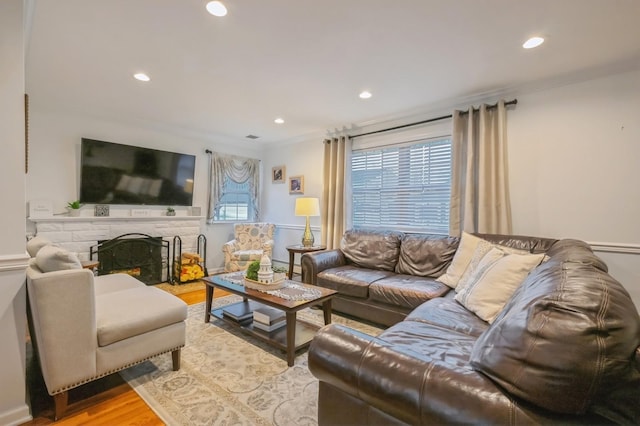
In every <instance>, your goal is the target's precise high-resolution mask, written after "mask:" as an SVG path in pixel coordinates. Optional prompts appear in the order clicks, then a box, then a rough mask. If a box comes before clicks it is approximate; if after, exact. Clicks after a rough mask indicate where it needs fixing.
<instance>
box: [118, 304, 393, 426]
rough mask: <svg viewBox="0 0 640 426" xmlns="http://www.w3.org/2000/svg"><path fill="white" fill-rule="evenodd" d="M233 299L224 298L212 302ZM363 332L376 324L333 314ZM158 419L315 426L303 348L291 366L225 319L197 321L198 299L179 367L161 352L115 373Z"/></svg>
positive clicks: (310, 316)
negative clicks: (172, 363)
mask: <svg viewBox="0 0 640 426" xmlns="http://www.w3.org/2000/svg"><path fill="white" fill-rule="evenodd" d="M239 300H241V299H240V298H239V297H238V296H227V297H222V298H219V299H214V300H213V306H214V307H220V306H223V305H226V304H228V303H232V302H235V301H239ZM298 318H300V319H303V320H305V321H308V322H311V323H315V324H318V325H322V324H323V319H322V311H321V310H319V309H305V310H303V311H300V312H299V313H298ZM332 321H333V322H334V323H339V324H344V325H347V326H349V327H352V328H355V329H357V330H359V331H362V332H364V333H367V334H370V335H377V334H378V333H380V331H381V329H380V328H376V327H373V326H371V325H368V324H364V323H360V322H358V321H355V320H352V319H349V318H345V317H342V316H340V315H336V314H334V315H333V318H332ZM120 374H121V375H122V377H123V378H124V380H126V381H127V382H128V383H129V384H130V385H131V387H132V388H133V389H134V390H135V391H136V392H137V393H138V394H139V395H140V396H141V397H142V399H144V400H145V402H146V403H147V405H149V406H150V407H151V409H152V410H153V411H155V412H156V414H158V416H159V417H160V418H161V419H162V420H163V421H164V422H165V423H166V424H167V425H170V426H173V425H279V426H284V425H294V424H295V425H316V424H317V419H318V415H317V397H318V381H317V380H316V379H315V378H314V377H313V375H312V374H311V373H310V372H309V369H308V368H307V353H306V351H305V352H303V353H300V354H299V355H298V356H297V357H296V359H295V365H294V366H293V367H287V362H286V356H285V354H284V353H283V352H282V351H280V350H278V349H275V348H272V347H271V346H269V345H267V344H265V343H263V342H261V341H260V340H258V339H254V338H253V337H251V336H249V335H247V334H244V333H242V331H240V330H237V329H235V328H233V327H231V326H229V325H228V324H226V323H224V322H222V321H220V320H218V319H212V321H211V323H209V324H205V322H204V303H200V304H197V305H191V306H189V315H188V318H187V345H186V346H185V347H184V348H183V349H182V361H181V368H180V371H175V372H174V371H172V370H171V355H170V354H165V355H162V356H159V357H156V358H154V359H152V360H150V361H146V362H144V363H142V364H139V365H137V366H134V367H131V368H128V369H126V370H124V371H122V372H121V373H120Z"/></svg>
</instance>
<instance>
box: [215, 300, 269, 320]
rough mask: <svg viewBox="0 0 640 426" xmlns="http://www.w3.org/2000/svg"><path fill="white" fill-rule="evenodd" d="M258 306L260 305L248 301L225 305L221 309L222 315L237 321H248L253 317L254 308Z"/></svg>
mask: <svg viewBox="0 0 640 426" xmlns="http://www.w3.org/2000/svg"><path fill="white" fill-rule="evenodd" d="M260 306H262V305H260V304H259V303H256V302H250V301H246V302H241V303H236V304H234V305H230V306H225V307H224V308H223V309H222V315H223V316H224V317H225V318H229V319H232V320H233V321H236V322H239V323H250V322H251V320H252V319H253V311H254V309H257V308H258V307H260Z"/></svg>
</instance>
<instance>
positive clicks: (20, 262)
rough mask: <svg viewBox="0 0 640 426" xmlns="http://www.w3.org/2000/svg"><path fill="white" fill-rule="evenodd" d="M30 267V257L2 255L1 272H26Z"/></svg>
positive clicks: (23, 254)
mask: <svg viewBox="0 0 640 426" xmlns="http://www.w3.org/2000/svg"><path fill="white" fill-rule="evenodd" d="M28 265H29V255H28V254H27V253H26V252H24V253H20V254H8V255H0V272H5V271H17V270H25V269H27V266H28Z"/></svg>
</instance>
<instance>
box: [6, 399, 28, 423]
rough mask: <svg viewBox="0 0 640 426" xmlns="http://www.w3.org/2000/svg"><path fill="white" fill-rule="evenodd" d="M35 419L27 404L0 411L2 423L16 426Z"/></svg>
mask: <svg viewBox="0 0 640 426" xmlns="http://www.w3.org/2000/svg"><path fill="white" fill-rule="evenodd" d="M31 420H33V417H32V416H31V413H30V411H29V406H28V405H27V404H22V405H21V406H19V407H16V408H14V409H12V410H8V411H5V412H2V413H0V425H8V426H15V425H21V424H23V423H26V422H30V421H31Z"/></svg>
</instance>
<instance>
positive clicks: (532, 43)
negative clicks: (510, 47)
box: [522, 37, 544, 49]
mask: <svg viewBox="0 0 640 426" xmlns="http://www.w3.org/2000/svg"><path fill="white" fill-rule="evenodd" d="M542 43H544V39H543V38H542V37H531V38H530V39H529V40H527V41H525V42H524V44H523V45H522V47H524V48H525V49H533V48H534V47H538V46H540V45H541V44H542Z"/></svg>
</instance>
